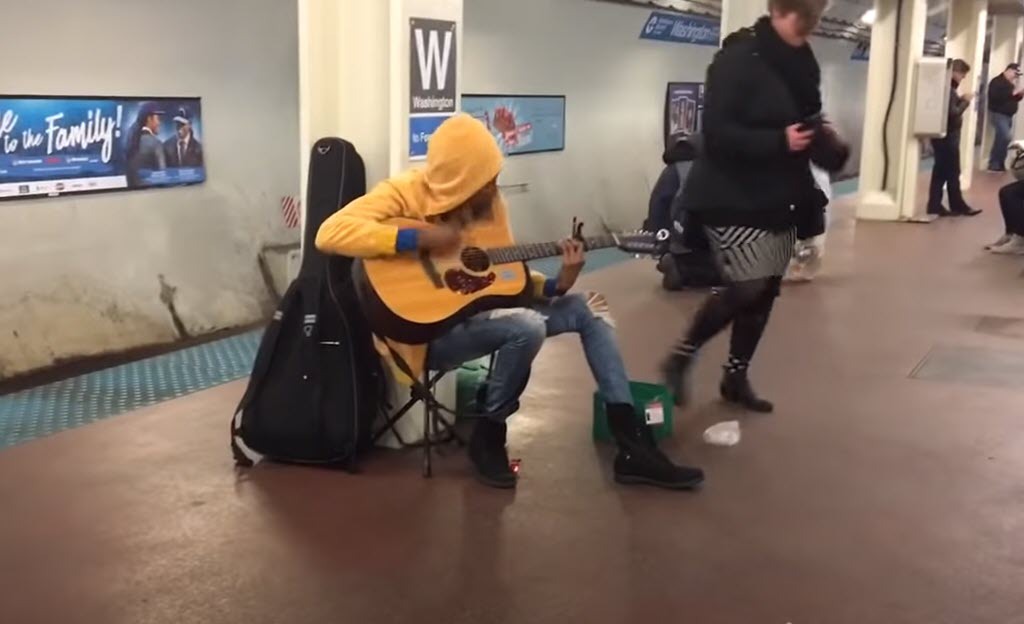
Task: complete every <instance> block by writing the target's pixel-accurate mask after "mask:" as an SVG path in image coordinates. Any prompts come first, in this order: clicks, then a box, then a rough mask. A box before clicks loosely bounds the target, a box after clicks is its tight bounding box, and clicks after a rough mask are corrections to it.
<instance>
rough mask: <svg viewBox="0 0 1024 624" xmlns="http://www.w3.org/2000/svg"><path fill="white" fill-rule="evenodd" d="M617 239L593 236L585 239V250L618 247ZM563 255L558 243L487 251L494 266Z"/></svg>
mask: <svg viewBox="0 0 1024 624" xmlns="http://www.w3.org/2000/svg"><path fill="white" fill-rule="evenodd" d="M616 244H617V243H616V241H615V237H614V236H612V235H610V234H609V235H606V236H593V237H587V238H584V239H583V248H584V249H586V250H588V251H590V250H592V249H604V248H606V247H615V246H616ZM560 255H562V247H561V244H560V243H558V242H554V241H552V242H548V243H532V244H529V245H513V246H511V247H495V248H492V249H488V250H487V257H488V258H490V259H491V263H493V264H508V263H510V262H526V261H528V260H538V259H540V258H553V257H555V256H560Z"/></svg>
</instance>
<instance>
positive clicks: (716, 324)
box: [683, 277, 782, 369]
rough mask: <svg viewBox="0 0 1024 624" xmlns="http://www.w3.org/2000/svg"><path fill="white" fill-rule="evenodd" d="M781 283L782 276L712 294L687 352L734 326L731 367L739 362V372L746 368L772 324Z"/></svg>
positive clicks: (691, 332) (691, 334)
mask: <svg viewBox="0 0 1024 624" xmlns="http://www.w3.org/2000/svg"><path fill="white" fill-rule="evenodd" d="M781 284H782V278H780V277H769V278H763V279H756V280H748V281H743V282H734V283H732V284H729V285H728V286H726V287H725V288H723V289H722V290H720V291H718V292H716V293H714V294H712V295H711V296H710V297H708V298H707V300H705V301H704V305H702V306H701V308H700V310H699V311H698V312H697V315H696V316H695V317H694V318H693V323H692V324H691V325H690V329H689V331H688V332H687V333H686V336H685V338H684V339H683V340H684V342H683V349H684V350H686V351H691V352H692V351H696V350H697V349H699V348H700V347H702V346H704V343H706V342H707V341H709V340H711V339H712V338H713V337H714V336H715V335H716V334H718V333H719V332H720V331H722V330H723V329H725V328H726V326H727V325H729V324H730V323H732V336H731V338H730V343H729V356H730V358H729V359H730V365H733V363H734V362H735V363H736V364H735V366H736V367H737V368H738V369H745V368H746V364H747V363H748V362H750V359H751V358H752V357H754V351H756V350H757V345H758V343H759V342H760V341H761V336H762V335H763V334H764V328H765V326H767V325H768V318H769V317H770V316H771V313H772V306H773V305H774V304H775V298H776V297H778V296H779V289H780V286H781Z"/></svg>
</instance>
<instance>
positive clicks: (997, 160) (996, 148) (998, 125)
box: [988, 63, 1024, 172]
mask: <svg viewBox="0 0 1024 624" xmlns="http://www.w3.org/2000/svg"><path fill="white" fill-rule="evenodd" d="M1019 78H1020V65H1018V64H1017V63H1010V64H1009V65H1007V66H1006V71H1004V72H1003V73H1001V74H999V75H998V76H996V77H995V78H993V79H992V81H991V82H989V83H988V118H989V120H990V121H991V123H992V129H993V131H995V138H994V139H993V141H992V151H991V152H990V153H989V157H988V170H989V171H994V172H1002V171H1006V152H1007V149H1008V148H1009V146H1010V140H1011V139H1012V136H1013V116H1014V115H1016V114H1017V107H1018V105H1019V104H1020V100H1021V98H1022V97H1024V90H1021V89H1018V88H1017V80H1018V79H1019Z"/></svg>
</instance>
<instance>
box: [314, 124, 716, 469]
mask: <svg viewBox="0 0 1024 624" xmlns="http://www.w3.org/2000/svg"><path fill="white" fill-rule="evenodd" d="M503 164H504V157H503V156H502V153H501V150H500V149H498V146H497V144H496V142H495V140H494V137H492V136H491V134H490V132H488V130H487V128H486V127H485V126H484V125H483V124H482V123H480V122H479V121H477V120H476V119H473V118H472V117H469V116H468V115H456V116H455V117H452V118H451V119H449V120H447V121H445V122H444V123H443V124H442V125H441V126H440V127H439V128H438V129H437V131H436V132H435V133H434V135H433V136H432V137H431V140H430V144H429V146H428V149H427V166H426V168H425V169H422V170H418V169H417V170H412V171H409V172H407V173H405V174H402V175H399V176H396V177H394V178H392V179H390V180H386V181H385V182H383V183H381V184H380V185H378V186H377V187H376V188H375V189H373V190H372V191H370V193H368V194H367V195H365V196H363V197H361V198H359V199H357V200H355V201H353V202H352V203H351V204H349V205H348V206H345V207H344V209H343V210H340V211H338V212H336V213H335V214H334V215H332V216H331V217H330V218H328V219H327V220H326V221H325V222H324V223H323V225H322V226H321V227H320V231H319V232H318V234H317V238H316V247H317V249H319V250H320V251H322V252H324V253H331V254H338V255H344V256H350V257H381V256H387V255H393V254H400V253H416V252H419V251H423V250H431V251H445V250H450V249H453V248H456V247H457V246H458V245H459V243H460V241H461V236H462V230H464V229H465V228H466V227H468V226H469V225H471V224H473V223H474V222H476V221H483V220H487V221H491V222H492V224H498V225H501V226H503V227H505V228H508V215H507V212H506V208H505V203H504V201H503V200H502V198H501V195H500V194H499V193H498V186H497V178H498V173H499V172H500V171H501V168H502V166H503ZM397 217H403V218H406V219H417V220H419V221H423V222H425V225H424V227H422V228H410V229H399V228H398V227H396V226H394V225H392V224H389V223H387V221H388V220H389V219H393V218H397ZM563 251H564V253H563V267H562V270H561V271H560V272H559V275H558V277H556V278H552V279H547V278H545V277H544V276H542V275H540V274H535V275H534V280H533V284H534V293H535V295H536V297H537V302H536V305H534V306H533V309H532V310H523V311H508V310H499V311H493V312H485V313H483V314H480V315H477V316H475V317H473V318H471V319H469V320H468V321H466V322H465V323H463V324H461V325H459V326H457V327H455V328H454V329H452V330H451V331H449V332H448V333H447V334H445V335H444V336H442V337H441V338H439V339H437V340H435V341H434V342H433V343H431V344H430V345H398V344H394V343H390V342H389V346H390V347H391V349H392V350H393V352H394V353H396V354H397V355H398V356H399V357H401V358H402V359H403V360H405V362H406V363H407V365H408V368H409V369H410V370H411V372H413V374H419V373H420V372H421V371H422V370H423V369H424V367H429V368H430V369H432V370H449V369H453V368H456V367H458V366H459V365H460V364H462V363H463V362H467V361H469V360H473V359H476V358H479V357H482V356H486V355H488V354H491V353H496V354H497V358H496V360H495V366H494V370H492V371H491V376H490V379H489V381H488V383H487V390H486V398H485V401H484V405H482V406H480V407H481V417H480V419H479V420H478V422H477V425H476V428H475V429H474V431H473V436H472V438H471V440H470V444H469V456H470V459H471V461H472V462H473V465H474V467H475V468H476V472H477V476H478V477H479V479H480V480H481V481H482V482H483V483H485V484H487V485H490V486H493V487H503V488H510V487H515V484H516V475H515V473H514V472H513V471H512V469H511V468H510V466H509V460H508V453H507V450H506V448H505V439H506V431H507V429H506V424H505V420H506V419H507V418H508V417H509V416H510V415H512V414H513V413H514V412H516V411H517V410H518V408H519V396H520V395H521V394H522V392H523V390H524V389H525V388H526V382H527V379H528V378H529V375H530V366H531V364H532V362H533V359H534V358H535V357H536V356H537V353H538V352H539V351H540V348H541V344H542V343H543V342H544V339H545V338H546V337H548V336H555V335H559V334H565V333H577V334H579V336H580V339H581V341H582V343H583V350H584V353H585V354H586V357H587V362H588V364H589V366H590V369H591V372H592V373H593V375H594V378H595V380H596V381H597V386H598V390H599V392H600V393H601V395H602V397H603V398H604V400H605V401H606V403H607V404H608V407H607V411H608V420H609V427H610V429H611V430H612V433H613V435H614V436H615V439H616V442H617V444H618V447H619V453H618V456H617V457H616V458H615V467H614V471H615V478H616V480H617V481H619V482H620V483H643V484H650V485H657V486H661V487H666V488H672V489H689V488H693V487H695V486H697V485H699V484H700V483H701V482H702V481H703V479H704V475H703V473H702V472H701V471H700V470H699V469H696V468H687V467H681V466H676V465H675V464H673V463H672V462H671V461H670V460H669V459H668V458H667V457H665V455H663V454H662V453H661V452H660V451H659V450H658V448H657V446H656V444H655V441H654V437H653V435H652V434H651V432H650V429H649V428H648V427H647V426H646V425H645V424H644V421H643V419H642V418H641V417H640V416H639V415H638V414H637V413H636V410H635V409H634V408H633V405H632V396H631V394H630V390H629V380H628V377H627V375H626V370H625V366H624V364H623V362H622V356H621V355H620V353H619V349H618V345H617V344H616V341H615V334H614V330H613V329H612V327H611V326H610V325H608V323H607V322H606V321H604V320H602V319H599V318H597V317H595V316H594V313H593V312H592V311H591V310H590V308H589V307H588V305H587V302H586V300H585V299H584V298H583V297H581V296H578V295H565V293H566V291H568V290H569V289H570V288H571V287H572V286H573V284H574V283H575V281H576V278H577V277H578V276H579V273H580V270H581V268H582V266H583V250H582V248H581V247H580V244H579V243H578V242H576V241H572V240H569V241H566V242H565V243H564V245H563Z"/></svg>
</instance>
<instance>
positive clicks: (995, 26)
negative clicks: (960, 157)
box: [977, 15, 1021, 169]
mask: <svg viewBox="0 0 1024 624" xmlns="http://www.w3.org/2000/svg"><path fill="white" fill-rule="evenodd" d="M1020 24H1021V20H1020V18H1019V17H1016V16H1012V15H997V16H995V18H993V20H992V47H991V49H990V50H989V57H988V77H987V80H992V78H994V77H995V76H996V75H997V74H999V73H1001V72H1002V71H1003V70H1004V69H1006V66H1007V65H1009V64H1010V63H1015V62H1017V61H1018V60H1019V59H1020V45H1021V29H1020ZM985 87H986V88H988V83H987V81H986V84H985ZM987 112H988V111H981V113H982V114H983V115H984V116H985V117H987V116H988V115H987ZM1020 125H1021V124H1017V126H1018V131H1019V129H1020ZM982 137H983V138H982V142H981V153H980V154H979V155H978V162H977V166H978V168H979V169H986V168H988V155H989V152H991V151H992V140H993V139H994V138H995V133H994V132H993V131H992V126H991V125H990V124H989V123H988V119H987V118H986V119H985V125H984V134H983V135H982Z"/></svg>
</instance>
